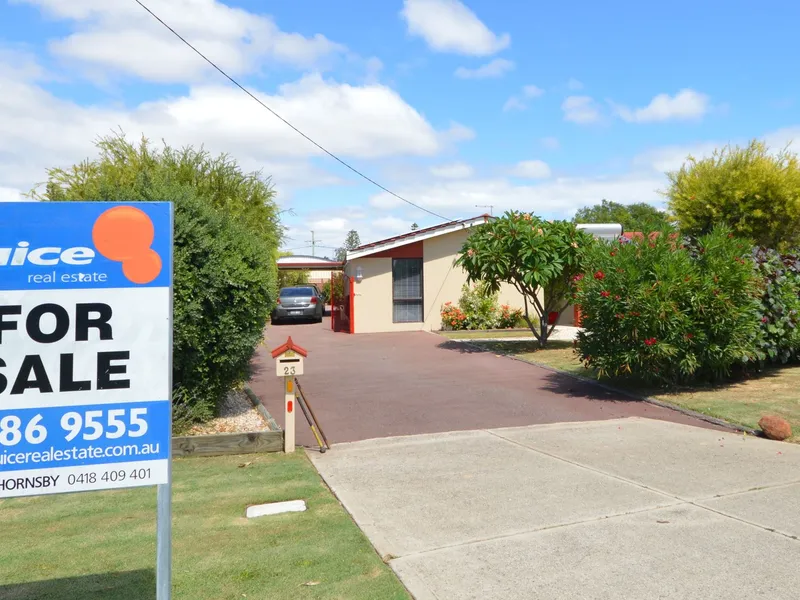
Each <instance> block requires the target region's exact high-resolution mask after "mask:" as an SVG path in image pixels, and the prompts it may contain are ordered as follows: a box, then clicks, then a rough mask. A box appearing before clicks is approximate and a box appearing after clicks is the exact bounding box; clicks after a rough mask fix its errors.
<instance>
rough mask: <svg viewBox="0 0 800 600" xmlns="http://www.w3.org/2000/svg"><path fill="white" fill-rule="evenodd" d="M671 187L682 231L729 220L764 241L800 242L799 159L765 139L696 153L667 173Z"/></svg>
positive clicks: (693, 232) (700, 230)
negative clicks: (769, 145) (705, 154)
mask: <svg viewBox="0 0 800 600" xmlns="http://www.w3.org/2000/svg"><path fill="white" fill-rule="evenodd" d="M668 177H669V181H670V186H669V189H668V190H667V192H666V195H667V197H668V198H669V206H670V209H671V210H672V211H673V212H674V214H675V217H676V218H677V220H678V223H679V224H680V228H681V231H682V232H684V233H687V234H691V235H700V234H704V233H707V232H709V231H710V230H711V229H712V228H713V227H714V226H715V225H727V226H728V227H731V228H732V230H733V231H734V232H735V233H736V234H737V235H738V236H741V237H743V238H748V239H751V240H754V241H755V243H756V244H758V245H759V246H764V247H766V248H777V249H779V250H780V249H783V248H785V247H790V246H793V245H796V244H798V243H800V160H798V157H797V155H796V154H795V153H793V152H790V151H788V150H782V151H779V152H771V151H770V149H769V148H767V146H766V145H765V144H763V143H761V142H757V141H753V142H751V143H750V144H749V145H748V146H747V147H745V148H740V147H730V146H727V147H725V148H722V149H721V150H717V151H715V152H714V154H713V156H710V157H708V158H704V159H702V160H695V159H694V158H692V157H689V159H688V160H687V161H686V163H685V164H684V165H683V166H682V167H681V168H680V170H678V171H674V172H672V173H668Z"/></svg>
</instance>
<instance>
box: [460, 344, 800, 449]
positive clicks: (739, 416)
mask: <svg viewBox="0 0 800 600" xmlns="http://www.w3.org/2000/svg"><path fill="white" fill-rule="evenodd" d="M472 343H474V344H475V345H478V346H480V347H482V348H485V349H486V350H488V351H490V352H494V353H495V354H508V355H512V356H515V357H517V358H521V359H522V360H526V361H528V362H533V363H538V364H542V365H546V366H548V367H551V368H554V369H558V370H559V371H564V372H566V373H569V374H572V375H582V376H584V377H589V378H592V377H593V376H594V375H593V373H592V372H591V371H588V370H586V369H584V368H583V366H582V365H581V364H580V362H578V360H577V358H576V356H575V353H574V352H573V347H572V342H550V343H549V344H548V347H547V348H546V349H544V350H542V349H541V348H539V346H538V344H537V343H536V342H535V341H530V342H529V341H522V340H519V341H512V340H509V341H497V342H486V341H481V340H480V339H475V340H472ZM603 381H604V382H606V383H608V384H610V385H613V386H615V387H617V388H620V389H623V390H626V391H628V392H630V393H632V394H636V395H638V396H647V397H652V398H655V399H657V400H661V401H663V402H668V403H670V404H674V405H676V406H680V407H682V408H687V409H689V410H693V411H696V412H699V413H702V414H704V415H708V416H711V417H716V418H718V419H723V420H724V421H727V422H729V423H736V424H738V425H743V426H745V427H750V428H752V429H758V421H759V419H761V417H762V416H764V415H766V414H773V415H778V416H780V417H783V418H784V419H786V420H787V421H789V423H790V424H791V425H792V433H793V434H794V435H793V437H792V438H791V439H790V440H789V441H791V442H795V443H800V392H798V390H800V366H794V365H793V366H783V367H774V368H770V369H767V370H766V371H764V372H763V373H761V374H760V375H758V376H753V377H749V378H747V379H742V380H739V381H735V382H729V383H726V384H724V385H715V386H697V387H686V388H678V389H675V390H668V391H667V390H664V389H658V388H652V387H647V386H645V385H641V384H637V383H635V382H631V381H627V380H615V379H604V380H603Z"/></svg>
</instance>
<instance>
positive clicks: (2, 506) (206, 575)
mask: <svg viewBox="0 0 800 600" xmlns="http://www.w3.org/2000/svg"><path fill="white" fill-rule="evenodd" d="M241 465H246V466H241ZM173 490H174V506H173V511H174V520H173V559H174V560H173V584H174V595H173V597H174V598H175V599H176V600H181V599H185V600H212V599H213V600H218V599H219V600H222V599H240V598H252V599H254V600H255V599H258V600H262V599H266V598H287V599H289V598H291V599H292V600H295V599H298V600H301V599H306V598H308V599H312V598H325V599H340V600H373V599H376V598H380V599H382V600H383V599H387V600H389V599H398V600H399V599H404V600H406V599H409V598H410V597H409V595H408V594H407V592H406V591H405V589H404V588H403V586H402V585H401V584H400V582H399V581H398V580H397V578H396V577H395V575H394V573H393V572H392V571H391V570H390V569H389V567H387V566H386V565H385V564H384V563H383V562H382V561H381V559H380V558H379V557H378V555H377V554H376V553H375V552H374V550H373V548H372V546H371V545H370V544H369V542H368V540H367V539H366V538H365V537H364V535H363V533H362V532H361V530H360V529H358V527H357V526H356V525H355V524H354V523H353V521H352V520H351V519H350V517H349V515H348V514H347V513H346V512H345V510H344V509H343V508H342V506H341V505H340V504H339V502H338V501H337V500H336V499H335V498H334V496H333V495H332V494H331V493H330V491H329V490H328V489H327V487H326V486H325V485H324V484H323V482H322V481H321V479H320V477H319V475H318V474H317V472H316V470H315V469H314V468H313V466H312V465H311V464H310V462H309V461H308V459H307V458H306V456H305V454H304V453H303V452H297V453H295V454H294V455H290V456H285V455H283V454H269V455H263V454H262V455H246V456H234V457H219V458H190V459H180V460H175V461H174V484H173ZM155 499H156V498H155V489H154V488H149V489H133V490H120V491H106V492H90V493H85V494H69V495H60V496H41V497H34V498H18V499H10V500H0V522H2V535H1V536H0V539H2V547H0V599H2V600H34V599H35V600H56V599H58V600H67V599H69V600H75V599H81V600H101V599H102V600H132V599H135V600H148V599H153V598H155V580H154V577H155V576H154V572H153V570H154V565H155V508H156V503H155ZM294 499H304V500H306V502H307V504H308V510H307V511H306V512H304V513H288V514H284V515H275V516H269V517H261V518H259V519H246V518H245V517H244V511H245V507H246V506H247V505H249V504H258V503H263V502H275V501H280V500H294Z"/></svg>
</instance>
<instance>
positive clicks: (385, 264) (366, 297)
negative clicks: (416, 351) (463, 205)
mask: <svg viewBox="0 0 800 600" xmlns="http://www.w3.org/2000/svg"><path fill="white" fill-rule="evenodd" d="M469 233H470V232H469V231H468V230H464V231H456V232H453V233H449V234H445V235H441V236H437V237H432V238H428V239H427V240H424V241H423V264H422V285H423V316H424V319H425V320H424V321H423V322H421V323H394V322H392V312H393V311H392V259H391V258H370V257H364V258H356V259H353V260H350V261H348V263H347V265H346V267H345V272H346V273H347V274H348V275H349V276H350V277H355V273H356V269H357V267H361V269H362V273H363V279H362V280H361V282H356V283H355V284H354V288H355V296H354V299H353V302H354V306H353V308H354V313H355V332H356V333H375V332H384V331H419V330H425V331H436V330H438V329H440V328H441V321H442V318H441V314H440V310H441V307H442V305H443V304H444V303H445V302H452V303H453V304H457V303H458V299H459V297H460V296H461V287H462V286H463V285H464V283H466V281H467V276H466V273H465V272H464V270H463V269H461V268H460V267H456V266H454V265H453V262H454V261H455V259H456V257H457V256H458V251H459V250H460V249H461V247H462V245H463V243H464V241H465V240H466V239H467V237H468V236H469ZM499 301H500V304H508V305H510V306H511V307H513V308H522V307H523V299H522V295H521V294H520V293H519V292H518V291H517V290H516V289H514V287H513V286H511V285H509V284H503V286H502V287H501V289H500V293H499Z"/></svg>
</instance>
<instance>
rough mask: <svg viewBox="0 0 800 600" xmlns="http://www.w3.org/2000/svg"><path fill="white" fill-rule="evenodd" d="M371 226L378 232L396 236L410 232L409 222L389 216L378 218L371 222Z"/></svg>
mask: <svg viewBox="0 0 800 600" xmlns="http://www.w3.org/2000/svg"><path fill="white" fill-rule="evenodd" d="M372 225H373V227H374V228H375V229H377V230H378V231H382V232H386V233H391V234H397V233H405V232H406V231H410V230H411V222H410V221H407V220H403V219H400V218H398V217H394V216H392V215H389V216H388V217H380V218H378V219H374V220H373V221H372Z"/></svg>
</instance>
